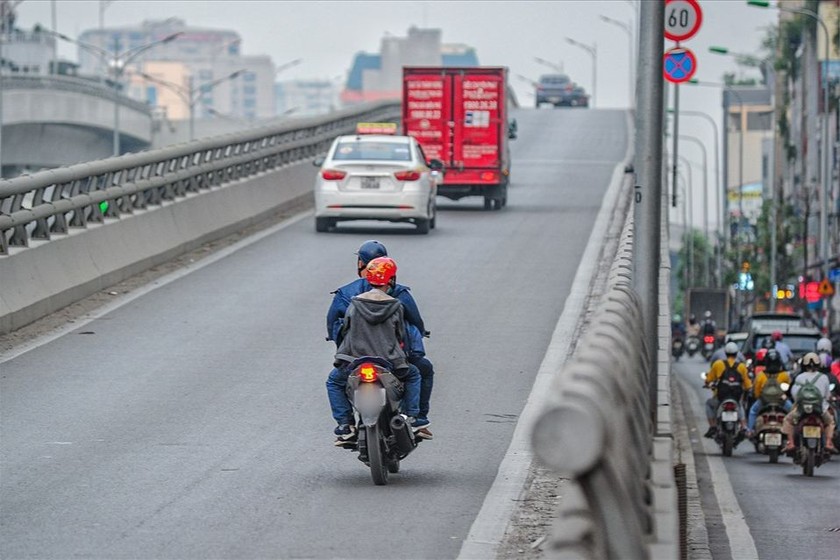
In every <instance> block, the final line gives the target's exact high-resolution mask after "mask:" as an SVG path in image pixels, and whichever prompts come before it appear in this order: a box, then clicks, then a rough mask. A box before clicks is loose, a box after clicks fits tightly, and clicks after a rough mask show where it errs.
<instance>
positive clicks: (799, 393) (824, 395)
mask: <svg viewBox="0 0 840 560" xmlns="http://www.w3.org/2000/svg"><path fill="white" fill-rule="evenodd" d="M819 366H820V359H819V357H818V356H817V355H816V354H815V353H813V352H808V353H807V354H805V356H804V357H803V358H802V367H803V371H802V372H801V373H800V374H799V375H797V376H796V379H795V380H794V383H793V387H791V389H790V393H791V395H792V396H793V399H794V404H793V409H792V410H791V411H790V412H788V413H787V414H786V415H785V420H784V422H782V433H783V434H784V435H785V436H787V444H786V445H785V448H784V449H783V450H782V451H784V452H785V453H788V452H791V451H793V450H794V449H795V448H796V446H795V444H794V441H793V439H794V437H793V436H794V434H793V432H794V426H796V425H797V424H799V420H800V419H801V417H802V411H801V403H802V402H803V401H804V400H805V399H810V398H813V397H812V395H811V394H810V393H812V392H813V393H814V395H813V396H814V397H817V398H815V399H814V400H815V401H818V402H819V405H820V410H821V411H822V420H823V423H824V424H825V433H824V434H823V435H824V437H825V449H826V451H830V452H831V453H837V449H836V448H835V447H834V441H833V438H834V426H835V422H834V414H832V413H831V408H830V405H829V397H830V395H831V391H830V389H829V386H828V376H827V375H826V374H824V373H822V372H821V371H819ZM806 391H807V393H809V394H806Z"/></svg>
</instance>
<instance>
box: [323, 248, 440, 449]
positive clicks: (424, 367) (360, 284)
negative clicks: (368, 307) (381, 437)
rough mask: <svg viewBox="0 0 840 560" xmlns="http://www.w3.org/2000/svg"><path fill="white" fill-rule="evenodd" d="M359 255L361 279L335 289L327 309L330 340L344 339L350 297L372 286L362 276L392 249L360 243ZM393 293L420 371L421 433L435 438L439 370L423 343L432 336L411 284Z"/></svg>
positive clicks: (410, 351)
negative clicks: (432, 410) (432, 413)
mask: <svg viewBox="0 0 840 560" xmlns="http://www.w3.org/2000/svg"><path fill="white" fill-rule="evenodd" d="M356 256H357V259H356V272H357V274H358V275H359V278H357V279H356V280H354V281H352V282H350V283H349V284H345V285H344V286H342V287H340V288H338V289H337V290H335V291H334V292H332V293H333V300H332V303H331V304H330V308H329V310H328V311H327V340H334V341H336V344H338V343H339V342H340V341H339V340H338V338H337V337H338V333H339V331H340V330H341V325H342V323H343V320H344V314H345V313H346V312H347V306H348V305H350V300H351V299H352V298H353V296H357V295H359V294H361V293H363V292H366V291H367V290H369V289H370V285H369V284H368V282H367V280H365V279H364V278H362V273H363V272H364V270H365V267H366V266H367V264H368V263H369V262H370V261H371V260H373V259H375V258H377V257H387V256H388V250H387V249H386V248H385V245H383V244H382V243H380V242H379V241H376V240H369V241H365V242H364V243H362V244H361V245H360V246H359V250H358V251H356ZM389 294H390V295H391V296H393V297H395V298H397V299H398V300H400V302H402V304H403V311H404V313H405V320H406V323H407V324H406V331H407V332H408V340H409V349H408V361H409V362H411V363H412V364H414V365H415V366H417V369H419V370H420V377H421V383H420V412H419V414H418V416H417V418H416V419H415V421H416V422H417V424H418V425H419V426H420V429H419V430H418V431H417V436H419V437H421V438H423V439H432V437H433V436H432V432H430V431H429V425H430V422H429V401H430V400H431V396H432V387H433V385H434V376H435V370H434V366H433V365H432V362H430V361H429V359H428V358H426V350H425V347H424V344H423V336H425V335H428V332H427V331H426V327H425V325H424V323H423V317H421V316H420V310H419V309H418V308H417V302H416V301H415V300H414V297H413V296H412V295H411V292H410V291H409V287H408V286H403V285H402V284H394V287H393V288H391V289H390V291H389ZM333 375H337V371H336V370H335V369H334V370H333V371H332V372H330V376H333ZM333 414H334V415H335V411H333Z"/></svg>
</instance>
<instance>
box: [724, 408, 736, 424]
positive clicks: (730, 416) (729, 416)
mask: <svg viewBox="0 0 840 560" xmlns="http://www.w3.org/2000/svg"><path fill="white" fill-rule="evenodd" d="M721 420H723V421H724V422H735V421H736V420H738V413H737V412H735V411H734V410H724V411H723V414H721Z"/></svg>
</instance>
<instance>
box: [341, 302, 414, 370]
mask: <svg viewBox="0 0 840 560" xmlns="http://www.w3.org/2000/svg"><path fill="white" fill-rule="evenodd" d="M342 334H343V336H342V338H341V345H340V346H339V347H338V351H337V352H336V354H335V364H334V365H335V366H336V367H339V366H341V365H342V362H352V361H353V360H355V359H356V358H360V357H362V356H381V357H383V358H387V359H388V360H389V361H390V362H391V363H392V364H393V365H394V369H396V370H402V369H406V368H408V362H407V360H406V355H405V351H404V350H403V346H402V343H403V342H404V341H405V340H406V332H405V320H404V319H403V306H402V303H400V301H399V300H398V299H395V298H393V297H391V296H389V295H388V294H386V293H385V292H383V291H381V290H377V289H372V290H370V291H369V292H365V293H363V294H360V295H358V296H356V297H354V298H353V299H351V300H350V306H349V307H348V308H347V314H346V315H345V316H344V326H343V327H342Z"/></svg>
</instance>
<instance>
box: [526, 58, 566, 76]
mask: <svg viewBox="0 0 840 560" xmlns="http://www.w3.org/2000/svg"><path fill="white" fill-rule="evenodd" d="M534 60H535V61H536V62H538V63H540V64H542V65H543V66H547V67H549V68H551V69H552V70H554V71H556V72H560V73H561V74H564V73H565V70H563V61H562V60H561V61H560V64H554V63H553V62H551V61H550V60H546V59H544V58H540V57H538V56H535V57H534Z"/></svg>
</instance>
